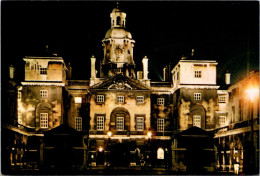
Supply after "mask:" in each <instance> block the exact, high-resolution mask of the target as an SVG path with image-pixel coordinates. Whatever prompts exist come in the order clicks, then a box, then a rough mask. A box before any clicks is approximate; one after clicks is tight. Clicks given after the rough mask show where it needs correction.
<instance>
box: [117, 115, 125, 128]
mask: <svg viewBox="0 0 260 176" xmlns="http://www.w3.org/2000/svg"><path fill="white" fill-rule="evenodd" d="M116 130H118V131H123V130H124V117H117V118H116Z"/></svg>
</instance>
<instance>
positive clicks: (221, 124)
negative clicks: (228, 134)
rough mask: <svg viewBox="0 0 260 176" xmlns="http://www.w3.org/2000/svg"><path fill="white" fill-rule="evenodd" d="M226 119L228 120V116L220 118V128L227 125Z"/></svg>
mask: <svg viewBox="0 0 260 176" xmlns="http://www.w3.org/2000/svg"><path fill="white" fill-rule="evenodd" d="M226 119H227V117H226V116H219V125H220V126H225V124H226Z"/></svg>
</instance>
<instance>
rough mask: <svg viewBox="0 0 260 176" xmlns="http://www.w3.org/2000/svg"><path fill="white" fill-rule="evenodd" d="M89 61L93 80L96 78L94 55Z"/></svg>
mask: <svg viewBox="0 0 260 176" xmlns="http://www.w3.org/2000/svg"><path fill="white" fill-rule="evenodd" d="M90 59H91V79H95V78H96V68H95V64H96V58H95V57H94V55H92V57H91V58H90Z"/></svg>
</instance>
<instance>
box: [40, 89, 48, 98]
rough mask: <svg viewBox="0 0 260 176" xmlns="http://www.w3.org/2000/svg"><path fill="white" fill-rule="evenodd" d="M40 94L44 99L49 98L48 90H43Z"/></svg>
mask: <svg viewBox="0 0 260 176" xmlns="http://www.w3.org/2000/svg"><path fill="white" fill-rule="evenodd" d="M40 92H41V97H42V98H48V90H41V91H40Z"/></svg>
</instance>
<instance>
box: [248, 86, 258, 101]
mask: <svg viewBox="0 0 260 176" xmlns="http://www.w3.org/2000/svg"><path fill="white" fill-rule="evenodd" d="M246 93H247V96H248V98H249V99H250V100H251V101H254V99H255V98H256V97H257V96H259V95H258V94H259V89H256V88H249V89H247V90H246Z"/></svg>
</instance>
